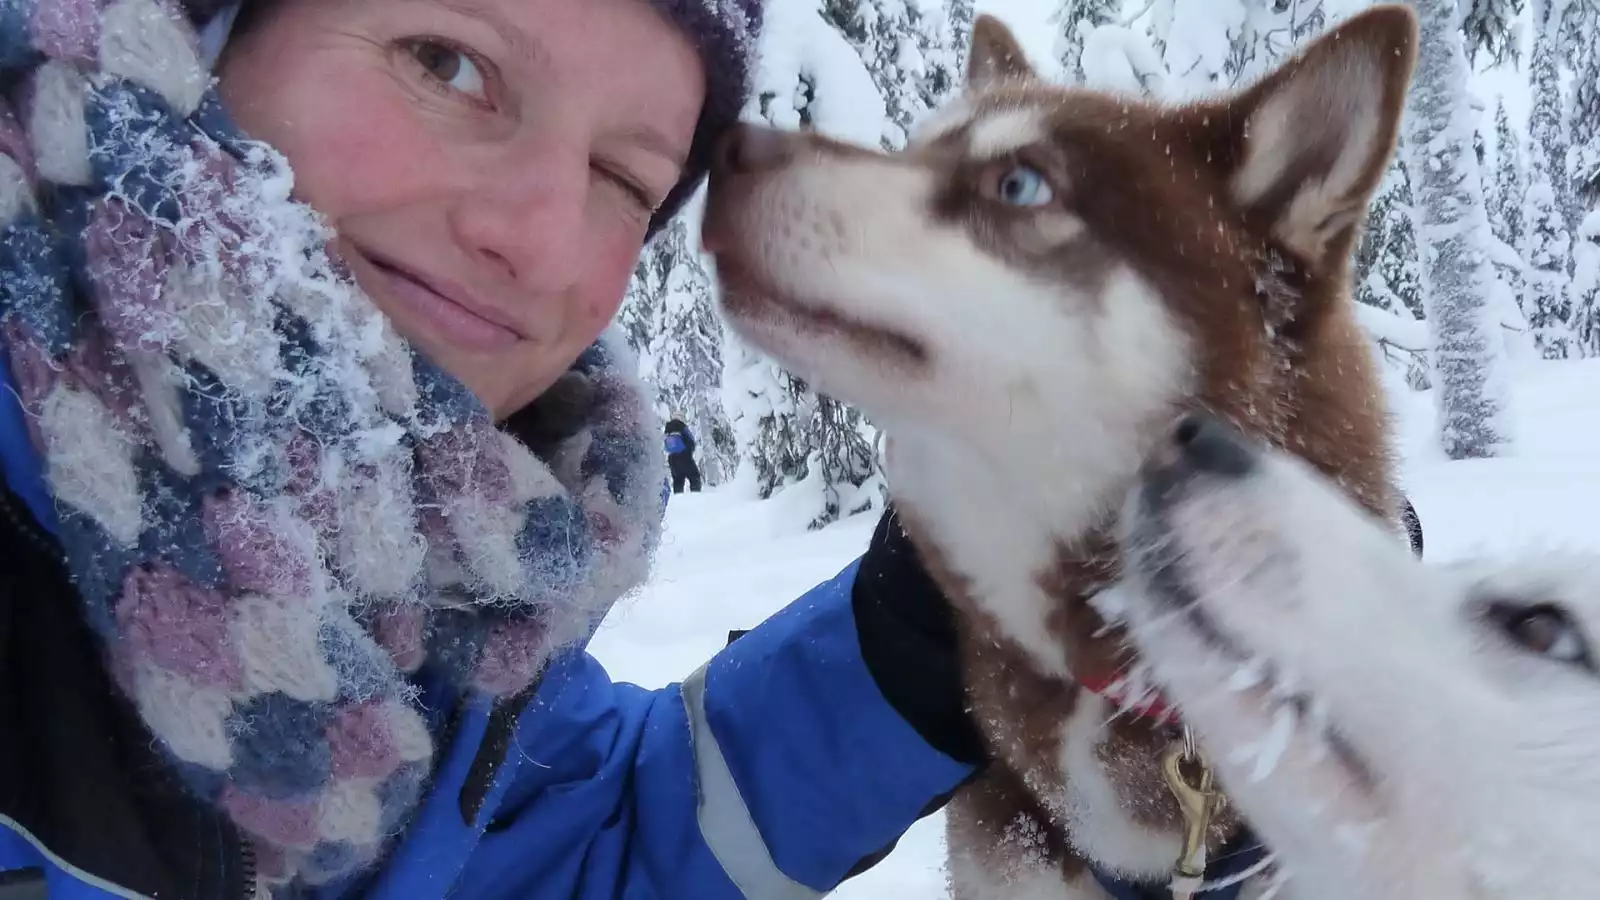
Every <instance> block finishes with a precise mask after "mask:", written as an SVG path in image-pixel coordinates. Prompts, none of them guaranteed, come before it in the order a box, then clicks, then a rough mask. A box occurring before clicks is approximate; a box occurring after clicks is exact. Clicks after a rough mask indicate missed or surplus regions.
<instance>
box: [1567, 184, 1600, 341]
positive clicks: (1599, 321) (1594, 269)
mask: <svg viewBox="0 0 1600 900" xmlns="http://www.w3.org/2000/svg"><path fill="white" fill-rule="evenodd" d="M1572 262H1573V265H1572V287H1571V289H1570V295H1571V298H1572V342H1573V348H1574V349H1575V350H1576V351H1577V353H1578V355H1579V356H1583V357H1587V358H1589V359H1593V358H1595V357H1600V209H1595V210H1590V211H1589V213H1588V214H1587V215H1585V216H1584V218H1583V222H1581V223H1580V224H1579V226H1578V243H1577V247H1576V248H1575V249H1574V250H1573V254H1572Z"/></svg>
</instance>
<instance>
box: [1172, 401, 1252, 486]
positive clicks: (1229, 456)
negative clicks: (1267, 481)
mask: <svg viewBox="0 0 1600 900" xmlns="http://www.w3.org/2000/svg"><path fill="white" fill-rule="evenodd" d="M1168 440H1169V445H1170V449H1171V450H1172V451H1175V452H1176V462H1177V464H1178V465H1180V466H1184V467H1187V468H1189V469H1192V470H1193V471H1196V472H1204V473H1206V474H1208V475H1223V476H1227V477H1232V478H1237V477H1239V476H1241V475H1248V474H1250V470H1251V469H1253V468H1255V465H1256V453H1257V451H1256V448H1255V446H1254V445H1252V444H1251V443H1250V442H1249V441H1248V440H1247V439H1246V438H1245V436H1244V435H1242V434H1240V433H1239V432H1238V431H1236V430H1235V429H1234V428H1233V427H1232V426H1230V425H1227V424H1225V423H1223V422H1222V421H1220V420H1218V419H1216V418H1213V417H1211V416H1208V415H1205V414H1203V413H1189V414H1188V415H1185V416H1184V417H1183V418H1181V419H1179V420H1178V423H1177V424H1176V425H1175V426H1173V428H1172V432H1171V434H1170V435H1169V438H1168Z"/></svg>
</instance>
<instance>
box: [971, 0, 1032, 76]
mask: <svg viewBox="0 0 1600 900" xmlns="http://www.w3.org/2000/svg"><path fill="white" fill-rule="evenodd" d="M1037 77H1038V75H1037V74H1036V73H1035V72H1034V70H1033V66H1032V64H1030V63H1029V62H1028V55H1027V54H1026V53H1023V52H1022V45H1020V44H1018V43H1017V39H1016V37H1014V36H1013V35H1012V34H1011V29H1010V28H1007V27H1006V24H1005V23H1004V22H1002V21H1000V20H999V19H997V18H995V17H994V16H992V15H990V14H988V13H984V14H982V15H980V16H978V18H977V19H976V20H975V21H974V22H973V23H972V48H971V50H970V52H968V54H967V89H968V90H981V89H983V88H986V87H989V86H990V85H992V84H995V83H996V82H1000V81H1028V80H1031V79H1033V78H1037Z"/></svg>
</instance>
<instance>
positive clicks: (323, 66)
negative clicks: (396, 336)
mask: <svg viewBox="0 0 1600 900" xmlns="http://www.w3.org/2000/svg"><path fill="white" fill-rule="evenodd" d="M275 2H276V6H274V7H272V8H269V9H268V10H266V11H265V12H264V13H263V14H262V16H263V17H262V18H260V19H259V20H257V21H255V22H254V23H252V24H251V26H250V27H249V28H248V29H247V30H246V31H245V32H244V33H242V34H240V35H238V36H237V37H236V38H235V40H234V42H233V43H232V44H231V45H230V47H229V49H228V52H227V55H226V56H225V57H224V59H223V60H222V63H221V68H220V74H221V79H222V85H221V90H222V96H223V99H224V101H225V102H226V103H227V105H228V106H229V109H230V111H231V112H232V113H233V115H234V116H235V118H236V119H237V120H238V122H239V124H240V125H241V126H242V127H243V128H244V129H245V131H246V132H247V133H249V134H250V135H251V136H252V137H256V138H259V139H262V140H265V141H267V142H268V143H271V144H273V145H274V146H276V147H277V149H278V150H280V151H281V152H282V153H283V154H284V155H285V156H287V157H288V158H289V161H290V163H291V164H292V165H293V166H294V170H295V177H296V187H297V194H298V196H300V197H301V198H302V199H304V200H306V201H307V202H309V203H310V204H311V205H312V206H314V207H316V208H317V209H318V210H319V211H320V212H321V213H322V214H323V215H325V216H327V217H328V219H329V220H330V221H331V222H332V224H333V225H334V227H335V228H336V229H337V231H338V235H339V250H340V252H341V253H342V254H343V255H344V257H345V259H346V260H347V261H348V263H349V265H350V268H351V270H352V271H353V273H354V275H355V278H356V281H357V282H358V283H359V284H360V285H361V287H362V289H363V290H365V291H366V292H367V293H368V294H369V295H370V296H371V297H372V299H373V301H374V302H375V303H377V304H378V306H379V307H381V308H382V309H383V311H384V312H385V313H386V314H387V315H388V316H389V317H390V319H391V320H392V321H393V322H394V324H395V327H396V328H397V329H398V330H399V332H400V333H401V334H402V335H403V336H405V337H406V338H407V339H408V340H410V341H411V342H412V343H413V344H414V345H415V346H416V347H417V349H418V350H420V351H422V352H423V353H425V354H427V355H428V356H429V357H430V358H432V359H433V360H434V361H435V362H437V363H438V364H439V365H441V366H443V367H444V368H445V369H446V370H448V371H449V372H450V373H451V374H453V375H455V376H456V377H457V378H460V379H461V380H462V381H463V382H464V383H465V384H466V385H467V386H468V387H469V388H470V389H471V390H472V391H473V392H474V393H476V394H477V395H478V397H479V398H480V399H481V400H482V401H483V402H484V403H485V404H486V405H487V406H488V407H489V408H490V409H491V410H493V411H494V413H495V414H496V416H497V417H504V416H506V415H509V414H510V413H512V412H515V411H516V410H517V409H519V408H521V407H522V406H523V405H525V404H527V403H528V402H529V401H531V400H532V399H533V398H535V397H537V396H538V395H539V394H540V393H541V392H542V391H543V390H544V389H545V388H546V387H548V386H549V385H550V384H551V383H552V382H553V381H554V380H555V379H556V377H558V376H559V375H560V374H561V373H562V372H563V371H564V370H565V369H566V368H567V367H568V366H569V365H571V363H572V361H573V360H575V359H576V358H577V356H578V354H579V353H581V352H582V351H583V348H585V347H587V346H588V345H589V344H590V343H592V342H593V341H594V339H595V338H596V337H597V336H598V335H599V333H600V331H601V330H602V329H603V328H604V327H605V326H606V324H607V323H608V322H610V320H611V318H612V317H613V316H614V315H615V313H616V311H617V307H618V306H619V305H620V303H621V302H622V296H623V293H624V291H625V290H626V288H627V282H628V278H629V276H630V275H631V274H632V270H633V266H634V263H635V262H636V260H637V258H638V254H639V249H640V247H641V245H642V243H643V240H644V236H645V230H646V227H647V225H648V224H649V221H650V217H651V213H652V210H653V209H654V208H655V207H656V206H657V205H658V204H659V203H660V202H661V201H662V200H663V199H664V198H665V197H666V195H667V192H668V191H669V190H670V189H671V188H672V186H673V184H674V183H675V182H676V181H677V180H678V175H679V171H680V169H681V167H682V164H683V162H684V159H685V158H686V156H687V155H688V151H689V144H690V140H691V139H692V137H693V133H694V127H695V122H696V119H697V118H698V116H699V113H700V106H701V102H702V100H703V99H704V92H705V87H704V74H703V71H702V69H701V65H700V61H699V58H698V56H697V55H696V53H695V51H694V48H693V46H692V45H691V44H690V43H689V41H688V39H687V38H686V37H684V36H683V35H682V34H681V33H680V32H679V31H678V30H677V29H676V28H675V27H674V26H673V25H671V24H670V23H668V22H667V21H666V20H665V19H663V18H662V17H661V16H660V15H659V14H658V13H657V12H656V11H655V10H654V9H652V8H651V7H650V6H649V5H647V4H646V3H644V2H641V0H275Z"/></svg>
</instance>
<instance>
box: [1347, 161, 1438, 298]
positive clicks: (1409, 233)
mask: <svg viewBox="0 0 1600 900" xmlns="http://www.w3.org/2000/svg"><path fill="white" fill-rule="evenodd" d="M1403 152H1404V151H1403V150H1402V151H1401V152H1397V153H1396V154H1395V157H1394V159H1393V161H1391V162H1390V164H1389V171H1388V172H1387V173H1385V175H1384V178H1383V183H1382V184H1381V185H1380V186H1379V187H1378V193H1377V196H1376V197H1374V198H1373V201H1372V206H1371V207H1370V208H1369V209H1368V211H1367V225H1366V228H1365V230H1364V231H1363V232H1362V235H1361V244H1360V246H1359V247H1357V248H1356V256H1355V260H1354V275H1355V279H1356V299H1357V300H1358V301H1360V302H1362V303H1365V304H1367V305H1369V306H1375V307H1377V308H1379V309H1382V310H1386V311H1388V312H1391V313H1395V314H1396V315H1399V316H1401V317H1402V318H1407V319H1419V318H1422V316H1423V304H1422V275H1421V273H1420V272H1419V271H1418V269H1419V267H1420V265H1421V258H1420V257H1419V256H1418V254H1417V233H1416V227H1415V226H1414V225H1413V223H1412V219H1411V215H1412V212H1411V206H1412V198H1411V181H1410V178H1409V177H1407V175H1406V170H1405V165H1404V157H1403V155H1402V153H1403Z"/></svg>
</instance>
